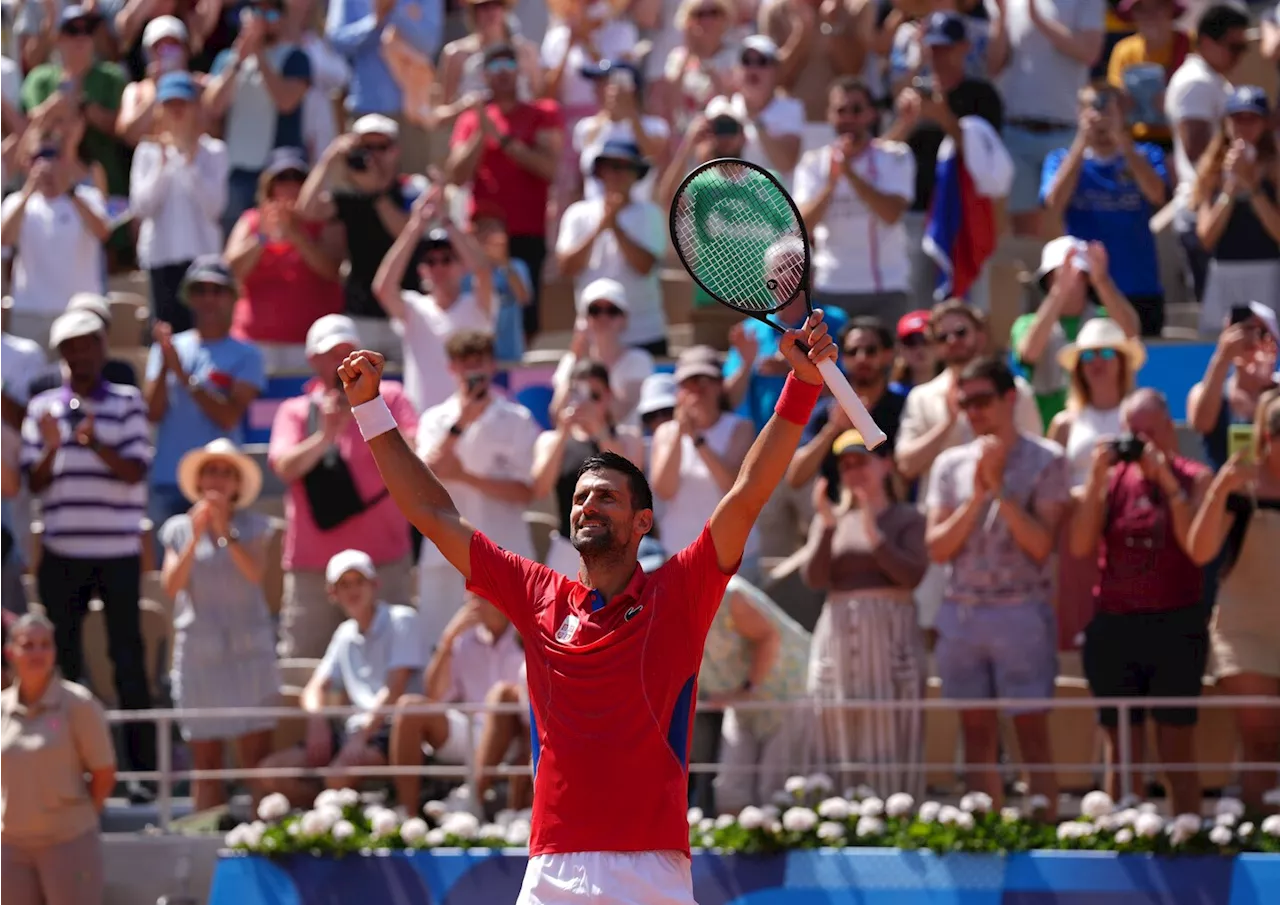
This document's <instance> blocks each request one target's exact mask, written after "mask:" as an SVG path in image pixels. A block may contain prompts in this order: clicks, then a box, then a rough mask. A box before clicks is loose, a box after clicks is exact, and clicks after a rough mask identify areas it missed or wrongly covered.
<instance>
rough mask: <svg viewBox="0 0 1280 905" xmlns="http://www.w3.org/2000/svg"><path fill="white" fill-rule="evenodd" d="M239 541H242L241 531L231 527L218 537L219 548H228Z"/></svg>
mask: <svg viewBox="0 0 1280 905" xmlns="http://www.w3.org/2000/svg"><path fill="white" fill-rule="evenodd" d="M239 542H240V532H239V531H237V530H236V529H235V528H229V529H228V530H227V533H226V534H225V535H223V536H221V537H219V538H218V540H217V545H218V549H219V550H225V549H227V547H229V546H231V545H232V544H238V543H239Z"/></svg>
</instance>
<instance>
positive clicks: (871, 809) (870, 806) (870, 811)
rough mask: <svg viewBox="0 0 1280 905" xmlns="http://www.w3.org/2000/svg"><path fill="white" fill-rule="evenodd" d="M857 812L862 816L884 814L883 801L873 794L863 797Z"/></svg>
mask: <svg viewBox="0 0 1280 905" xmlns="http://www.w3.org/2000/svg"><path fill="white" fill-rule="evenodd" d="M858 813H859V814H861V815H862V816H863V817H879V816H881V815H882V814H884V802H883V801H882V800H880V799H879V798H876V797H875V796H874V795H872V796H871V797H870V798H864V799H862V804H861V805H860V806H859V807H858Z"/></svg>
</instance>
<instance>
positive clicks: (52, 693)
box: [0, 613, 116, 905]
mask: <svg viewBox="0 0 1280 905" xmlns="http://www.w3.org/2000/svg"><path fill="white" fill-rule="evenodd" d="M6 634H7V635H8V638H9V643H8V647H7V650H6V651H5V653H6V655H7V656H6V660H7V661H8V662H9V664H11V665H12V667H13V670H14V675H15V679H16V681H15V682H14V684H12V685H10V686H9V687H8V688H6V689H5V690H4V691H3V692H2V693H0V711H2V712H3V714H4V736H3V743H0V764H2V765H3V771H0V773H2V774H3V777H4V781H3V789H4V837H3V841H2V842H0V857H3V860H4V885H5V898H6V899H7V900H11V901H13V902H17V903H21V905H27V903H47V905H102V901H103V891H104V888H105V886H106V878H105V867H104V865H103V857H102V840H101V838H100V836H99V833H98V815H99V814H100V813H101V812H102V807H103V805H105V804H106V802H107V796H108V795H110V794H111V789H112V787H113V786H114V785H115V781H116V753H115V748H114V747H113V746H112V744H111V729H110V727H109V726H108V725H107V718H106V714H104V713H103V712H102V705H100V704H99V703H98V702H97V701H96V700H94V697H93V695H92V694H91V693H90V692H89V689H87V688H85V687H84V686H82V685H77V684H76V683H75V682H71V681H69V680H67V679H63V678H62V677H61V676H60V675H59V674H58V669H57V660H56V657H55V649H56V647H55V645H54V641H53V635H54V627H53V625H52V624H51V623H50V622H49V620H48V619H46V618H45V617H44V616H40V615H36V614H34V613H31V614H28V615H26V616H23V617H21V618H20V619H18V620H17V621H16V622H15V623H14V624H13V625H12V626H10V627H8V629H7V631H6ZM86 774H88V777H89V779H88V781H87V782H86V781H85V775H86Z"/></svg>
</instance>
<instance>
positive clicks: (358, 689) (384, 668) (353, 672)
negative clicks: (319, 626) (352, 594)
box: [316, 601, 427, 732]
mask: <svg viewBox="0 0 1280 905" xmlns="http://www.w3.org/2000/svg"><path fill="white" fill-rule="evenodd" d="M426 665H427V652H426V647H425V646H424V644H423V637H422V630H421V629H420V628H418V611H417V610H415V609H413V607H407V606H398V605H392V604H388V603H383V602H381V601H379V602H378V604H377V611H376V612H375V613H374V616H373V622H371V623H370V624H369V631H367V632H365V633H364V634H361V632H360V624H359V623H357V622H356V621H355V620H354V619H348V620H347V621H346V622H344V623H342V624H341V625H339V626H338V628H337V630H336V631H335V632H334V633H333V637H332V638H330V639H329V646H328V647H327V648H325V652H324V659H322V660H321V661H320V665H319V666H317V667H316V674H317V675H318V676H321V677H323V678H324V681H325V683H326V684H327V685H328V687H329V689H330V690H332V691H341V692H344V693H345V694H346V696H347V697H348V698H349V699H350V700H351V704H352V706H355V707H361V708H364V709H365V710H371V709H373V708H374V707H375V706H377V698H378V692H380V691H382V689H383V688H384V687H385V686H386V684H387V674H388V673H389V672H391V670H393V669H411V670H413V671H414V672H415V673H419V672H421V671H422V670H423V669H425V668H426ZM410 684H411V685H412V684H414V683H413V681H412V680H410ZM368 719H369V717H368V715H367V714H364V713H356V714H353V715H351V716H349V717H347V732H356V731H358V730H360V729H361V728H363V727H364V725H365V723H366V722H367V721H368Z"/></svg>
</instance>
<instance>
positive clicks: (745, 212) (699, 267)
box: [671, 157, 885, 449]
mask: <svg viewBox="0 0 1280 905" xmlns="http://www.w3.org/2000/svg"><path fill="white" fill-rule="evenodd" d="M671 241H672V243H673V244H674V245H675V247H676V253H677V254H678V255H679V256H680V263H681V264H683V265H684V269H685V270H687V271H688V272H689V276H691V277H693V280H694V282H695V283H697V284H698V285H699V286H701V287H702V289H703V291H704V292H706V293H707V294H708V295H709V296H711V297H712V298H713V299H715V300H716V301H717V302H719V303H720V304H722V305H727V306H728V307H730V308H732V309H733V310H735V311H740V312H742V313H743V314H745V315H747V316H749V317H754V318H755V319H756V320H758V321H761V322H762V323H765V324H768V325H769V326H770V327H772V328H773V329H775V330H777V331H778V332H779V333H783V334H785V333H786V332H787V331H786V329H785V328H783V327H781V326H779V325H778V324H776V323H774V322H773V321H771V320H769V318H768V315H770V314H772V313H773V312H775V311H777V310H778V309H779V308H782V307H784V306H785V305H787V304H789V303H790V302H791V301H792V300H793V299H795V297H796V296H797V295H798V294H800V293H801V292H803V293H804V303H805V306H806V307H807V308H808V309H809V313H810V314H812V313H813V295H812V293H810V292H809V234H808V232H806V230H805V228H804V221H803V220H802V219H801V218H800V211H799V209H798V208H797V207H796V203H795V201H793V200H792V199H791V196H790V195H789V194H787V190H786V189H784V188H783V187H782V184H781V183H780V182H778V180H777V179H775V178H774V177H773V175H772V174H770V173H769V172H768V171H766V170H765V169H763V168H762V167H758V166H756V165H755V164H754V163H748V162H747V161H745V160H738V159H737V158H733V157H723V158H720V159H718V160H712V161H708V162H707V163H704V164H702V165H701V166H699V167H698V168H697V169H695V170H694V171H693V172H692V173H690V174H689V175H688V176H686V177H685V178H684V181H683V182H681V183H680V187H679V188H678V189H676V194H675V197H674V198H673V199H672V201H671ZM818 372H819V373H820V374H821V375H822V379H823V381H824V382H825V383H826V384H827V386H828V387H829V388H830V389H831V395H832V396H833V397H835V400H836V402H838V403H839V404H840V407H841V408H842V409H844V411H845V414H847V415H848V416H849V420H850V421H852V422H853V426H854V427H856V428H857V429H858V433H860V434H862V439H863V442H864V443H866V444H867V449H874V448H875V447H877V446H879V445H880V444H881V443H883V442H884V440H885V435H884V431H882V430H881V429H880V427H879V426H878V425H877V424H876V422H875V419H873V418H872V417H871V413H870V412H868V411H867V407H866V406H865V405H863V404H862V400H861V399H859V398H858V394H857V393H855V392H854V391H853V387H851V386H849V382H848V381H847V380H845V377H844V374H842V373H841V372H840V368H839V367H838V366H837V365H836V363H835V362H834V361H832V360H830V359H823V360H822V361H820V362H818Z"/></svg>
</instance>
